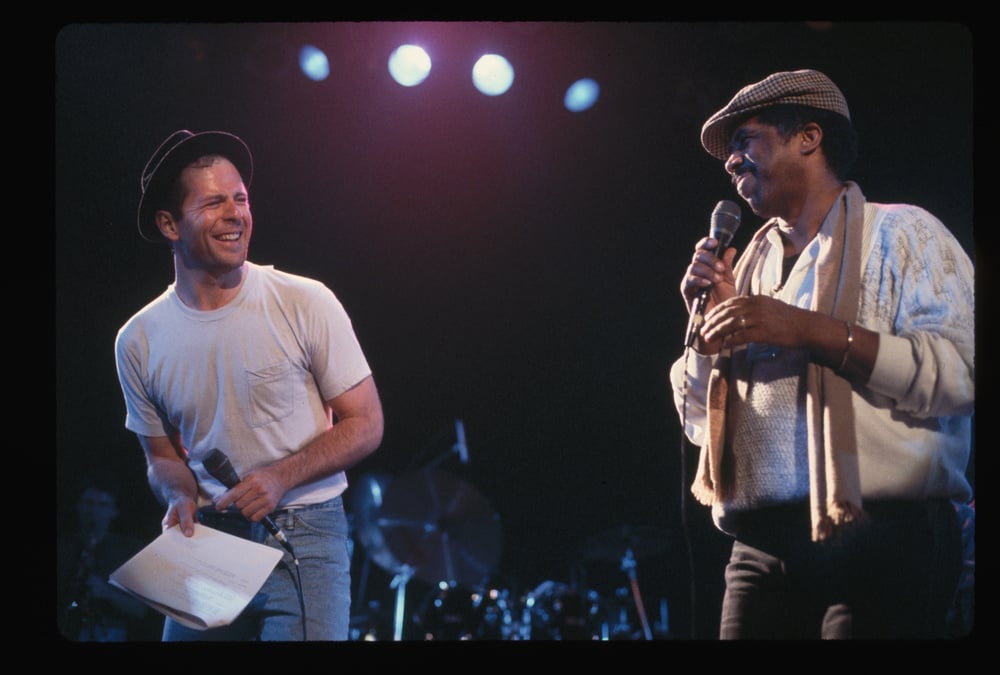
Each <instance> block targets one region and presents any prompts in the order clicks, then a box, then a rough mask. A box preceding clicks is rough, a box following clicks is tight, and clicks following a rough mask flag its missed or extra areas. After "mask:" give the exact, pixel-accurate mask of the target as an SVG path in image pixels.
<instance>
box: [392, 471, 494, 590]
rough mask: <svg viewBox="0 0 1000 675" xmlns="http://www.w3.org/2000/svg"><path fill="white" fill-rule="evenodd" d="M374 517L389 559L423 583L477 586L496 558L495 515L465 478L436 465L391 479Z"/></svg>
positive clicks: (491, 571) (483, 581)
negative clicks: (391, 558) (406, 567)
mask: <svg viewBox="0 0 1000 675" xmlns="http://www.w3.org/2000/svg"><path fill="white" fill-rule="evenodd" d="M375 522H376V523H377V526H378V529H379V531H380V533H381V536H382V538H383V540H384V542H385V545H386V548H387V549H388V551H389V552H391V554H392V556H393V558H394V559H395V560H396V561H398V562H400V563H402V564H404V565H406V566H408V567H409V568H410V569H411V570H412V573H413V576H415V577H417V578H418V579H422V580H424V581H426V582H428V583H435V584H436V583H439V582H442V581H444V582H447V583H449V584H453V585H464V586H472V587H476V586H478V585H480V584H482V583H485V582H486V580H487V579H488V578H489V576H490V575H491V574H492V573H493V572H494V571H495V570H496V567H497V564H498V563H499V562H500V552H501V543H502V542H501V534H502V533H501V527H500V518H499V516H498V515H497V514H496V513H495V512H494V511H493V510H492V509H491V508H490V504H489V502H488V501H487V499H486V498H485V497H484V496H483V495H482V494H481V493H480V492H479V491H478V490H476V488H475V487H473V486H472V485H471V484H470V483H467V482H466V481H464V480H462V479H461V478H459V477H457V476H455V475H453V474H450V473H447V472H445V471H442V470H440V469H435V468H425V469H421V470H419V471H416V472H413V473H410V474H406V475H403V476H400V477H398V478H394V479H393V480H392V482H391V483H390V484H389V485H388V488H387V489H386V490H385V494H384V499H383V501H382V505H381V507H380V508H379V509H378V513H377V515H376V517H375Z"/></svg>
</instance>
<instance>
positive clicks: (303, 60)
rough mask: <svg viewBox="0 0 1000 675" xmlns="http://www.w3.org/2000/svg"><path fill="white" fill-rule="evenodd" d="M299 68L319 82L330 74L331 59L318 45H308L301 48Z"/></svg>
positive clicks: (311, 78)
mask: <svg viewBox="0 0 1000 675" xmlns="http://www.w3.org/2000/svg"><path fill="white" fill-rule="evenodd" d="M299 68H301V69H302V72H303V73H305V75H306V77H308V78H309V79H310V80H314V81H316V82H319V81H320V80H325V79H326V78H327V77H328V76H329V75H330V61H329V60H328V59H327V58H326V54H324V53H323V51H322V50H320V49H319V48H317V47H314V46H312V45H306V46H305V47H303V48H302V49H301V50H299Z"/></svg>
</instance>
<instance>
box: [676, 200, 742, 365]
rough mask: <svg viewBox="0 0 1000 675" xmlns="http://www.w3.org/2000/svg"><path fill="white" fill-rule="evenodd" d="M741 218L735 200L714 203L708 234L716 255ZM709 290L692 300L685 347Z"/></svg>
mask: <svg viewBox="0 0 1000 675" xmlns="http://www.w3.org/2000/svg"><path fill="white" fill-rule="evenodd" d="M741 218H742V212H741V211H740V207H739V205H738V204H736V202H731V201H729V200H726V199H723V200H722V201H721V202H719V203H718V204H716V205H715V209H714V210H713V211H712V222H711V229H710V230H709V233H708V236H710V237H712V239H715V240H716V241H717V242H719V243H718V245H717V246H716V248H715V251H714V253H715V254H716V255H721V254H722V253H723V252H725V250H726V248H727V247H728V246H729V244H730V243H731V242H732V241H733V235H734V234H735V233H736V230H737V229H738V228H739V226H740V219H741ZM711 291H712V287H711V286H706V287H705V288H703V289H701V290H700V291H698V295H697V297H696V298H695V302H694V309H693V310H692V311H691V318H690V320H689V321H688V329H687V337H685V338H684V347H685V348H687V347H690V346H691V345H693V344H694V339H695V337H697V335H698V329H699V328H701V324H702V322H703V321H704V319H705V305H706V304H707V303H708V296H709V294H710V293H711Z"/></svg>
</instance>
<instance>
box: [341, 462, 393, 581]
mask: <svg viewBox="0 0 1000 675" xmlns="http://www.w3.org/2000/svg"><path fill="white" fill-rule="evenodd" d="M391 482H392V476H389V475H387V474H384V473H367V474H365V475H363V476H361V477H360V478H359V479H358V480H357V481H351V487H350V498H351V499H350V506H351V512H352V513H353V515H354V517H353V520H352V524H353V525H354V531H355V536H356V537H357V539H358V541H360V542H361V545H362V546H364V547H365V550H366V551H367V552H368V555H369V556H371V559H372V561H374V562H375V564H377V565H378V566H379V567H381V568H382V569H384V570H386V571H387V572H389V573H391V574H399V573H400V572H401V571H402V570H403V563H402V562H400V561H399V560H398V559H397V558H396V556H395V555H394V554H393V552H392V550H390V549H389V545H388V543H387V542H386V541H385V536H383V534H382V530H381V528H380V527H379V524H378V516H379V513H380V512H381V509H382V503H383V501H384V500H385V494H386V492H387V491H388V489H389V485H390V483H391Z"/></svg>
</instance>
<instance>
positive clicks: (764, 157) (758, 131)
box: [725, 117, 806, 218]
mask: <svg viewBox="0 0 1000 675" xmlns="http://www.w3.org/2000/svg"><path fill="white" fill-rule="evenodd" d="M795 137H796V135H795V134H792V135H790V136H789V137H783V136H782V134H781V133H780V132H779V130H778V128H777V127H775V126H772V125H770V124H764V123H762V122H760V121H759V120H758V119H757V118H755V117H754V118H751V119H749V120H747V121H746V122H744V123H743V124H741V125H740V126H739V127H738V128H737V129H736V131H735V132H734V133H733V136H732V140H731V141H730V145H729V158H728V159H727V160H726V164H725V168H726V171H727V172H728V173H729V174H730V175H731V176H732V182H733V184H734V185H735V186H736V191H737V192H738V193H739V195H740V197H742V198H743V199H744V200H746V202H747V204H749V205H750V208H751V209H752V210H753V212H754V213H756V214H757V215H758V216H761V217H762V218H771V217H774V216H778V217H782V218H788V217H789V214H790V213H791V212H792V211H793V210H794V209H795V208H797V206H798V204H799V203H800V202H801V200H802V197H803V194H804V191H805V189H806V188H805V182H806V176H805V173H804V171H803V166H802V163H801V160H802V158H801V156H800V154H799V153H798V152H796V148H797V147H798V146H797V145H795V143H794V142H793V141H794V139H795Z"/></svg>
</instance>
